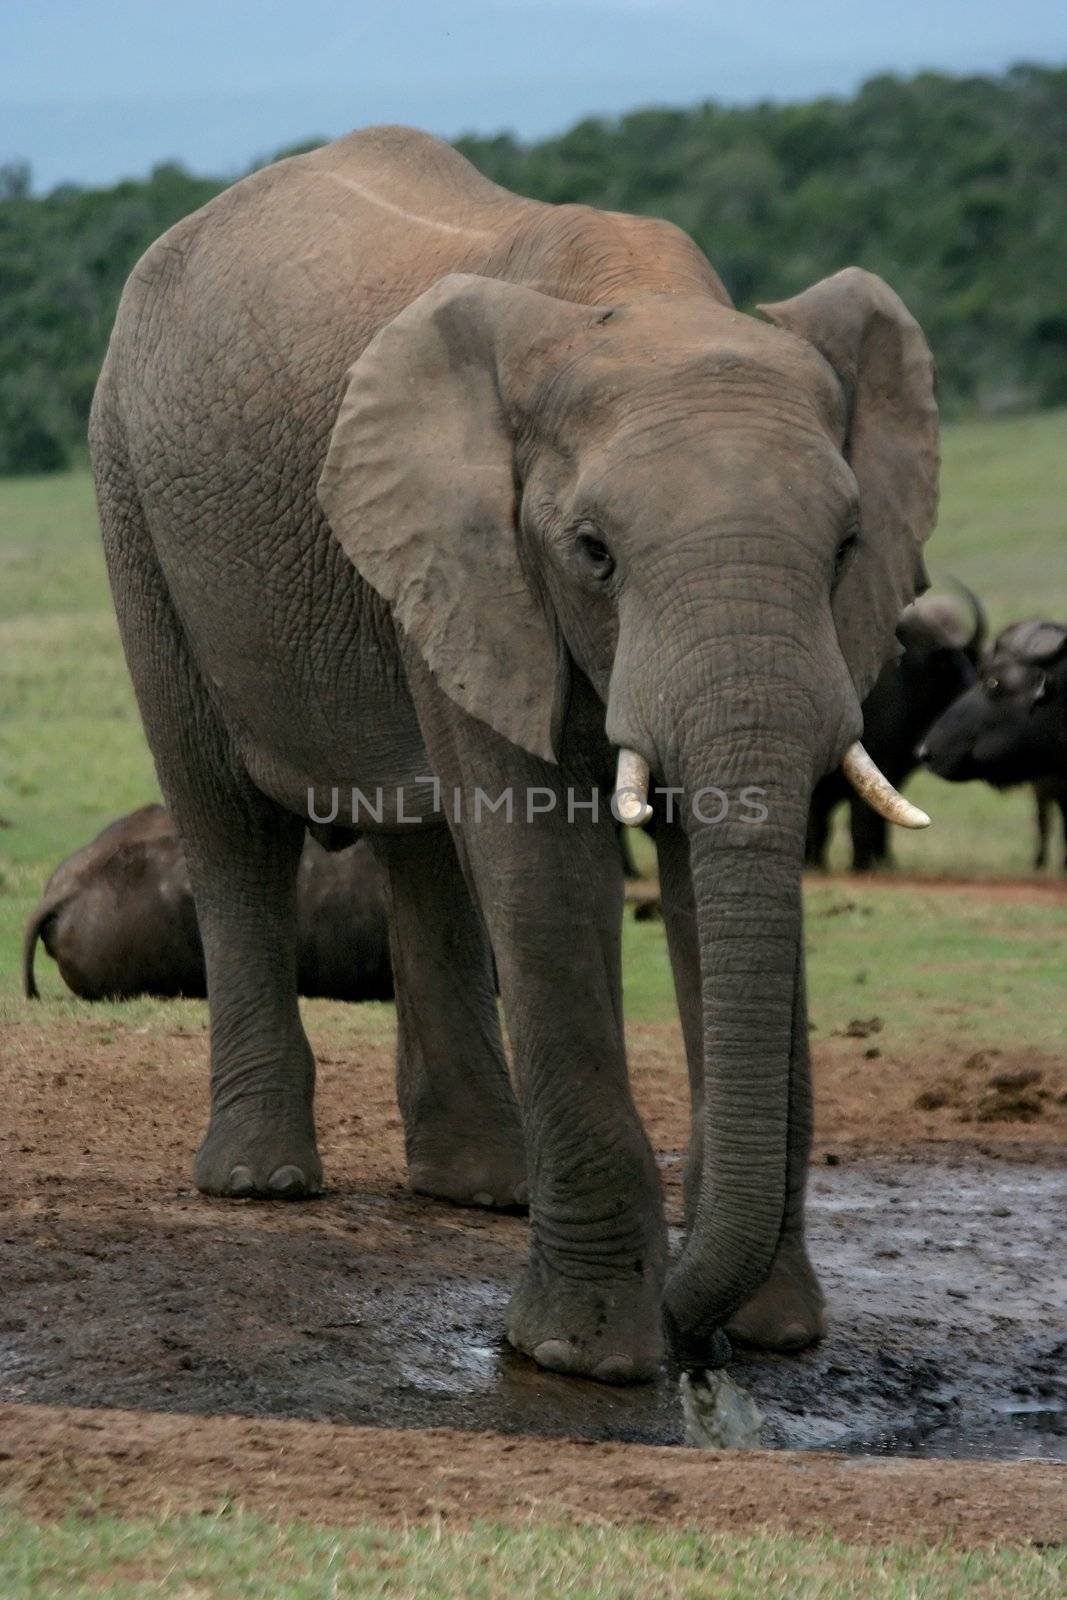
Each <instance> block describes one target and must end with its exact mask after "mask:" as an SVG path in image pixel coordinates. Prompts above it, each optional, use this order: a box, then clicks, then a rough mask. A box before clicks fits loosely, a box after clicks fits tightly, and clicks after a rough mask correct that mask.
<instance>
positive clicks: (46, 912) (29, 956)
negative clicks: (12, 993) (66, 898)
mask: <svg viewBox="0 0 1067 1600" xmlns="http://www.w3.org/2000/svg"><path fill="white" fill-rule="evenodd" d="M58 906H59V902H58V901H56V900H53V899H52V898H51V897H50V896H48V895H46V896H45V898H44V899H43V900H42V901H41V903H40V905H39V906H38V907H37V910H36V911H35V912H34V913H33V916H32V917H31V918H30V920H29V922H28V923H27V924H26V936H25V938H24V939H23V941H22V992H23V994H24V995H25V996H26V999H27V1000H39V999H40V998H41V995H40V991H39V990H38V988H37V979H36V978H35V977H34V972H33V961H34V956H35V955H36V953H37V941H38V939H39V938H40V937H41V934H42V933H43V931H44V925H45V923H46V922H47V921H48V919H49V917H51V916H52V915H53V914H54V912H55V911H56V910H57V909H58Z"/></svg>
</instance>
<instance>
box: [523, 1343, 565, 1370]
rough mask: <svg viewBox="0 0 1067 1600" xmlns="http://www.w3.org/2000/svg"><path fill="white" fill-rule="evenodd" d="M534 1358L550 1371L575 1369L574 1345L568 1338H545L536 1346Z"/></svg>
mask: <svg viewBox="0 0 1067 1600" xmlns="http://www.w3.org/2000/svg"><path fill="white" fill-rule="evenodd" d="M533 1358H534V1360H535V1361H536V1362H537V1365H538V1366H539V1367H547V1368H548V1370H549V1371H550V1372H573V1371H574V1346H573V1345H572V1344H570V1343H568V1341H567V1340H566V1339H545V1340H543V1341H542V1343H541V1344H539V1345H536V1346H535V1347H534V1353H533Z"/></svg>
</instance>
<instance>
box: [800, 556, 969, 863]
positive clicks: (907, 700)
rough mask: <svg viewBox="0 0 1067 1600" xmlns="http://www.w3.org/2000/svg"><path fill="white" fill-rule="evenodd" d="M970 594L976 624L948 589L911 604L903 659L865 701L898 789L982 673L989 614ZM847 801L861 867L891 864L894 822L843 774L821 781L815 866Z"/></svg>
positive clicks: (870, 747)
mask: <svg viewBox="0 0 1067 1600" xmlns="http://www.w3.org/2000/svg"><path fill="white" fill-rule="evenodd" d="M961 587H962V586H961ZM963 592H964V594H965V595H966V596H967V598H968V599H969V601H970V603H971V606H972V608H973V612H974V616H973V621H972V624H971V625H970V626H968V624H967V622H966V620H965V619H964V618H963V617H962V616H961V615H960V612H959V610H958V608H957V607H956V606H955V605H954V604H953V602H952V601H951V600H949V599H948V598H947V597H945V596H944V595H931V596H928V597H926V599H925V600H919V601H917V602H916V604H915V605H913V606H909V607H908V609H907V610H906V611H905V612H904V615H903V616H902V617H901V619H900V621H899V623H898V624H897V640H898V643H899V646H900V649H899V653H898V655H897V658H896V659H895V660H893V661H889V662H887V664H886V665H885V666H884V667H883V668H882V670H881V672H880V673H879V674H878V678H877V681H876V682H875V685H874V688H873V689H872V690H871V692H870V694H869V695H868V696H867V698H866V700H865V701H864V702H863V743H864V746H865V747H866V749H867V751H868V752H869V754H870V756H871V758H872V760H873V761H875V762H876V763H877V764H878V766H879V767H880V769H881V770H882V772H884V773H885V775H886V777H887V778H888V779H889V781H890V783H892V784H893V786H894V787H895V788H899V787H900V785H901V784H902V783H904V781H905V779H906V778H908V777H909V776H910V775H911V773H912V772H914V770H915V768H916V767H917V766H918V765H919V756H918V748H919V745H920V743H921V742H922V738H923V735H924V734H926V733H927V732H928V731H929V729H930V728H931V727H932V725H933V724H934V723H935V722H936V721H937V718H938V717H939V716H940V715H941V713H942V711H944V710H945V709H946V707H948V706H950V705H951V704H952V702H953V701H954V700H955V699H957V698H958V697H959V696H960V695H961V694H963V693H965V691H966V690H967V689H969V688H970V687H971V685H972V684H973V683H974V682H975V680H976V679H977V676H978V662H979V660H980V658H981V653H982V643H983V640H984V637H985V627H986V623H985V612H984V611H983V609H982V606H981V603H980V602H979V601H978V599H977V598H976V597H975V596H974V595H972V594H971V593H970V591H969V590H964V591H963ZM846 801H847V802H848V807H849V832H850V834H851V837H852V870H853V872H871V871H872V870H874V869H876V868H878V867H883V866H886V865H887V864H888V863H889V862H890V859H891V858H890V851H889V833H888V829H887V827H886V820H885V818H884V817H883V816H881V815H880V814H879V813H878V812H877V811H874V810H873V809H872V808H871V807H870V806H869V805H868V804H867V803H866V801H864V800H861V799H860V797H859V795H857V794H856V792H855V790H854V789H853V788H852V787H851V785H850V784H849V783H848V782H847V781H846V779H845V777H844V775H843V774H842V773H840V772H831V773H828V774H827V776H826V777H825V778H820V780H819V782H818V783H817V784H816V785H815V792H814V794H813V795H812V800H811V815H810V817H809V819H808V844H807V852H806V854H807V863H808V866H810V867H825V866H826V851H827V846H828V843H829V836H830V821H831V818H832V816H833V813H834V811H835V810H836V809H837V807H838V806H839V805H842V804H843V803H844V802H846Z"/></svg>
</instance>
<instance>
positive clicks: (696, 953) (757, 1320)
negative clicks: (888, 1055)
mask: <svg viewBox="0 0 1067 1600" xmlns="http://www.w3.org/2000/svg"><path fill="white" fill-rule="evenodd" d="M656 848H657V851H658V854H659V873H660V891H661V894H662V897H663V916H664V921H665V923H666V928H667V944H668V948H669V950H670V956H671V968H672V971H673V973H674V988H675V994H676V996H677V999H678V1012H679V1016H680V1018H681V1024H682V1037H683V1039H684V1041H685V1054H686V1062H687V1065H688V1068H689V1092H690V1103H691V1107H692V1122H691V1129H690V1140H689V1150H688V1153H687V1156H686V1165H685V1175H684V1195H685V1216H686V1225H687V1226H689V1227H691V1226H692V1223H693V1219H694V1217H695V1216H696V1209H697V1201H698V1199H699V1196H700V1182H701V1175H702V1163H703V1150H702V1138H701V1130H702V1128H703V1126H704V1041H703V1008H702V1001H701V975H700V948H699V942H698V939H697V926H696V908H695V902H694V898H693V880H692V876H691V874H690V871H689V843H688V840H687V839H686V836H685V833H684V831H683V829H682V828H681V827H678V826H677V825H672V826H670V827H664V828H662V829H660V830H658V831H657V834H656ZM807 1030H808V1017H807V1005H806V1002H805V998H804V982H803V974H801V980H800V982H799V983H798V984H797V999H796V1004H795V1010H794V1017H793V1060H792V1064H791V1074H790V1099H789V1136H790V1143H789V1166H788V1173H787V1179H786V1183H787V1189H786V1210H785V1215H784V1218H783V1223H782V1233H781V1239H780V1242H779V1245H778V1251H777V1254H776V1255H775V1258H774V1261H773V1262H772V1264H771V1270H770V1272H769V1273H768V1275H767V1278H766V1280H765V1281H764V1283H763V1284H762V1285H761V1286H760V1288H759V1289H758V1290H757V1291H756V1293H755V1294H754V1295H753V1296H752V1298H751V1299H750V1300H749V1301H747V1303H746V1304H745V1305H743V1306H742V1307H741V1309H740V1310H739V1311H738V1312H737V1313H736V1314H735V1316H734V1317H733V1319H732V1321H731V1322H730V1325H729V1328H728V1330H727V1331H728V1332H729V1333H730V1334H731V1335H732V1336H733V1337H734V1338H735V1339H737V1340H738V1342H739V1343H742V1344H748V1345H755V1346H758V1347H760V1348H761V1349H766V1350H801V1349H803V1348H804V1347H805V1346H806V1345H809V1344H812V1343H813V1342H814V1341H815V1340H816V1339H819V1338H821V1337H822V1335H823V1334H824V1333H825V1331H826V1312H825V1300H824V1298H823V1293H822V1289H821V1288H820V1287H819V1280H818V1278H817V1277H816V1276H815V1269H814V1268H813V1267H812V1265H811V1261H810V1260H809V1257H808V1251H807V1245H806V1242H805V1239H804V1193H805V1188H806V1184H807V1171H808V1158H809V1153H810V1149H811V1133H812V1101H811V1062H810V1057H809V1052H808V1031H807Z"/></svg>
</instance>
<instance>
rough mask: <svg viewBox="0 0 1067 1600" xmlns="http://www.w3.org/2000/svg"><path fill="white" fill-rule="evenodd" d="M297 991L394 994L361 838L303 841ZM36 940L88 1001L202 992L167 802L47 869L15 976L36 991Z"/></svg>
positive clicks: (116, 825)
mask: <svg viewBox="0 0 1067 1600" xmlns="http://www.w3.org/2000/svg"><path fill="white" fill-rule="evenodd" d="M296 920H297V989H298V991H299V992H300V994H303V995H308V996H318V997H320V998H325V999H330V1000H389V999H391V998H392V994H393V979H392V970H391V968H390V964H389V939H388V930H387V926H386V913H385V901H384V896H383V886H382V882H381V874H380V872H379V869H378V866H377V864H376V862H375V861H374V858H373V857H372V856H371V854H370V852H369V850H368V849H367V846H366V845H365V844H364V843H363V842H362V841H360V840H357V841H356V842H355V843H354V844H350V845H348V846H346V847H345V848H342V849H339V850H336V851H334V852H329V853H328V852H327V851H326V850H324V849H323V848H322V846H321V845H319V844H318V843H316V841H315V840H314V839H307V840H306V841H305V844H304V850H303V854H302V855H301V857H300V866H299V869H298V871H297V879H296ZM38 940H40V941H42V942H43V943H44V947H45V949H46V950H47V951H48V954H49V955H50V956H51V957H52V959H53V961H55V962H56V964H57V966H58V967H59V972H60V976H61V977H62V979H63V982H64V983H65V984H66V985H67V987H68V989H72V990H73V992H74V993H75V994H76V995H78V996H80V997H81V998H82V999H83V1000H126V999H129V998H130V997H131V996H133V995H139V994H151V995H157V996H159V997H161V998H163V999H167V998H172V997H174V996H177V995H184V996H186V997H187V998H190V999H197V998H203V997H204V996H205V995H206V994H207V979H206V976H205V972H204V951H203V947H202V944H201V940H200V929H199V927H198V926H197V921H196V907H195V905H194V904H193V894H192V889H191V887H190V884H189V871H188V868H187V866H186V864H185V857H184V855H183V853H182V847H181V843H180V841H179V839H178V835H177V832H176V830H175V827H174V824H173V822H172V821H171V819H170V817H169V816H168V815H167V813H166V810H165V809H164V807H163V806H160V805H149V806H141V807H140V809H139V810H137V811H131V812H130V813H129V815H128V816H125V817H119V818H118V820H117V821H115V822H113V823H111V824H110V825H109V826H108V827H106V828H105V829H104V830H103V832H101V833H99V834H98V835H97V837H96V838H95V839H93V840H92V841H91V842H90V843H89V844H87V845H84V846H83V847H82V848H81V849H80V850H76V851H75V852H74V854H73V855H72V856H68V858H67V859H66V861H63V862H61V863H60V864H59V866H58V867H57V868H56V870H55V872H53V873H52V875H51V877H50V878H49V880H48V882H47V883H46V884H45V887H44V893H43V894H42V896H41V899H40V902H39V903H38V905H37V906H36V907H35V909H34V911H33V913H32V915H31V916H30V920H29V922H28V923H27V925H26V935H25V939H24V941H23V951H22V985H23V991H24V993H25V995H26V997H27V999H30V1000H36V999H37V998H38V991H37V982H36V979H35V977H34V957H35V954H36V950H37V943H38Z"/></svg>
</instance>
